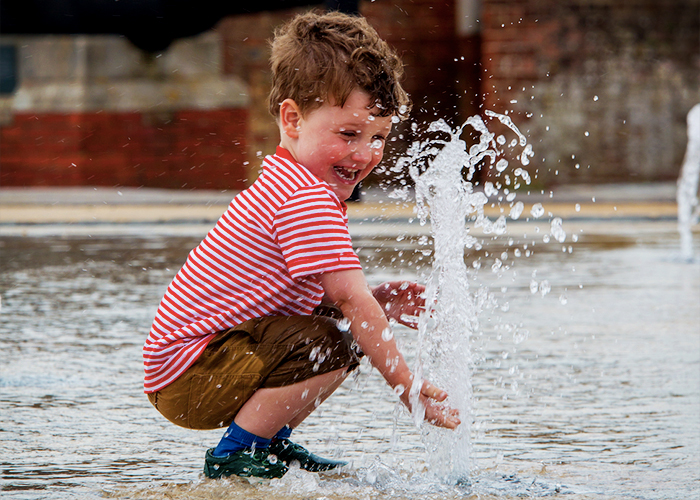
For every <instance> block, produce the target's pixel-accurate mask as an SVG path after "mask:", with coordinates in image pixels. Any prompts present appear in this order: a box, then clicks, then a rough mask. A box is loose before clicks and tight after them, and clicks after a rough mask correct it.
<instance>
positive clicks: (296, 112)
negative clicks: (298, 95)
mask: <svg viewBox="0 0 700 500" xmlns="http://www.w3.org/2000/svg"><path fill="white" fill-rule="evenodd" d="M300 124H301V110H300V109H299V106H298V105H297V103H296V102H294V99H285V100H284V101H282V104H280V128H281V129H282V131H283V132H284V134H285V135H286V136H287V137H290V138H292V139H297V138H298V137H299V125H300Z"/></svg>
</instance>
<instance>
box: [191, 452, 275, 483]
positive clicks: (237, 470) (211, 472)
mask: <svg viewBox="0 0 700 500" xmlns="http://www.w3.org/2000/svg"><path fill="white" fill-rule="evenodd" d="M213 451H214V448H211V449H209V450H207V454H206V457H205V458H204V475H205V476H207V477H208V478H210V479H217V478H220V477H225V476H241V477H262V478H265V479H273V478H278V477H282V476H284V475H285V474H286V472H287V471H288V470H289V469H288V468H287V466H286V465H284V464H283V463H282V461H281V460H278V457H277V456H275V454H274V453H272V452H271V451H270V450H269V449H262V450H251V449H247V450H241V451H237V452H236V453H231V454H230V455H227V456H225V457H215V456H214V455H212V452H213Z"/></svg>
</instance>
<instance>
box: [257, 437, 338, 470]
mask: <svg viewBox="0 0 700 500" xmlns="http://www.w3.org/2000/svg"><path fill="white" fill-rule="evenodd" d="M268 451H269V453H271V454H274V455H277V458H279V459H280V460H281V461H282V462H284V463H285V464H286V465H287V466H289V465H290V464H291V463H292V462H294V461H297V462H299V466H300V467H301V468H302V469H304V470H308V471H310V472H322V471H327V470H331V469H335V468H336V467H342V466H344V465H347V464H348V463H347V462H343V461H340V460H330V459H328V458H321V457H319V456H318V455H314V454H313V453H311V452H310V451H309V450H307V449H306V448H304V447H303V446H301V445H298V444H296V443H292V442H291V441H290V440H289V439H275V440H273V441H272V443H270V447H269V448H268Z"/></svg>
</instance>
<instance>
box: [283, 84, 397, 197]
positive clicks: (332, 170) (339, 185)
mask: <svg viewBox="0 0 700 500" xmlns="http://www.w3.org/2000/svg"><path fill="white" fill-rule="evenodd" d="M285 104H286V107H285ZM369 104H370V102H369V96H368V95H367V94H366V93H365V92H363V91H360V90H354V91H353V92H352V93H351V94H350V96H349V97H348V99H347V101H346V102H345V105H344V106H343V107H342V108H341V107H340V106H333V105H331V104H330V103H327V102H326V103H324V104H323V105H322V106H321V107H320V108H317V109H315V110H313V111H310V112H307V113H306V116H303V117H302V116H301V114H300V113H299V112H298V108H296V104H295V103H294V101H292V100H290V99H288V100H286V101H284V102H283V103H282V106H281V108H280V127H281V129H282V130H281V132H282V134H281V135H282V141H281V146H282V147H285V148H286V149H287V150H289V151H290V153H291V154H292V156H293V157H294V158H295V159H296V160H297V162H299V163H300V164H301V165H303V166H304V167H306V168H307V169H308V170H309V171H310V172H311V173H312V174H314V175H315V176H316V177H318V178H320V179H322V180H324V181H326V182H327V183H328V184H329V185H330V186H331V188H332V189H333V191H334V192H335V194H336V195H338V198H340V199H341V200H346V199H347V198H349V197H350V195H351V194H352V191H353V189H354V188H355V186H356V185H357V183H358V182H360V181H361V180H362V179H364V178H365V177H367V175H369V173H370V172H371V171H372V169H373V168H374V167H375V166H377V164H378V163H379V162H380V160H381V159H382V155H383V153H384V146H385V145H386V139H387V137H388V135H389V133H390V132H391V124H392V121H391V117H390V116H386V117H381V116H377V112H378V111H379V110H378V109H377V108H376V107H374V108H371V109H368V106H369ZM292 108H296V110H297V111H296V112H295V111H293V109H292ZM290 110H291V111H290ZM290 113H291V114H290ZM294 113H296V115H294Z"/></svg>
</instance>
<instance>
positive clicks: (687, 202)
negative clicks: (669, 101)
mask: <svg viewBox="0 0 700 500" xmlns="http://www.w3.org/2000/svg"><path fill="white" fill-rule="evenodd" d="M699 177H700V104H696V105H695V106H694V107H693V108H692V109H691V110H690V112H689V113H688V147H687V149H686V152H685V160H684V161H683V166H682V168H681V175H680V177H679V178H678V191H677V192H676V200H677V202H678V232H679V233H680V236H681V257H682V258H683V259H684V260H687V261H692V260H693V235H692V233H691V230H690V229H691V227H692V226H693V225H695V224H697V223H698V218H699V216H700V204H698V178H699Z"/></svg>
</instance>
